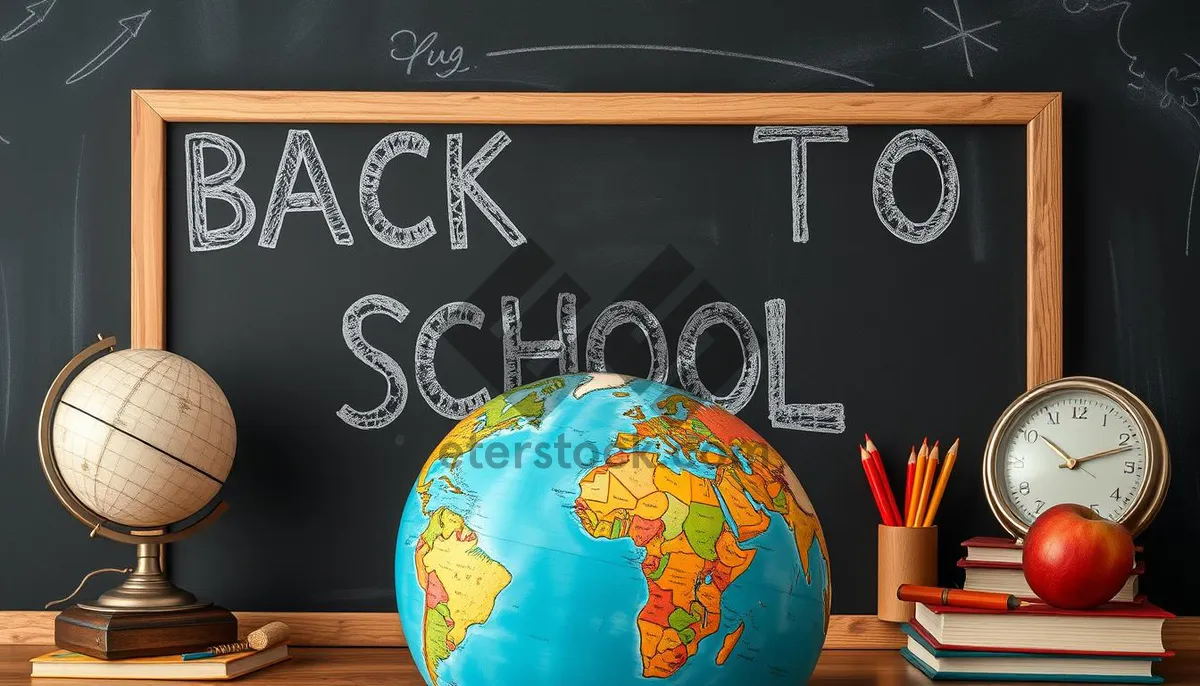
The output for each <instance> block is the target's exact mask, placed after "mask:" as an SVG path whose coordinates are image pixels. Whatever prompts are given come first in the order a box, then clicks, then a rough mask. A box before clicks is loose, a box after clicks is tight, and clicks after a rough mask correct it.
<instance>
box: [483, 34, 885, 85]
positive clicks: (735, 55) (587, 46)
mask: <svg viewBox="0 0 1200 686" xmlns="http://www.w3.org/2000/svg"><path fill="white" fill-rule="evenodd" d="M574 50H649V51H656V52H679V53H686V54H691V55H708V56H710V57H728V58H732V59H739V60H751V61H755V62H767V63H769V64H781V65H783V66H785V67H795V68H796V69H803V70H805V71H811V72H814V73H817V74H825V75H826V76H834V77H837V78H839V79H845V80H847V81H853V82H854V83H858V84H861V85H863V86H868V87H871V88H874V86H875V84H873V83H871V82H870V81H867V80H866V79H860V78H858V77H857V76H851V75H849V74H843V73H842V72H838V71H834V70H832V69H825V68H824V67H817V66H814V65H811V64H805V63H804V62H796V61H794V60H785V59H780V58H778V57H768V56H766V55H752V54H750V53H745V52H731V51H729V50H712V49H709V48H693V47H688V46H685V45H649V44H640V43H582V44H578V45H536V46H532V47H527V48H511V49H508V50H493V51H491V52H489V53H487V56H488V57H504V56H506V55H523V54H528V53H536V52H563V51H574Z"/></svg>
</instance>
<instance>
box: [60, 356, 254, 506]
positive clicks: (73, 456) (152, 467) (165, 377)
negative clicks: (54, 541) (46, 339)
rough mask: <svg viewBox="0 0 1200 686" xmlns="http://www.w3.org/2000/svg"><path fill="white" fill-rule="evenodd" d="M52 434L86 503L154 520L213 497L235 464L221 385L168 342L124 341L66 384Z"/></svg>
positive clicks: (233, 435) (65, 473)
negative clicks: (146, 345) (131, 346)
mask: <svg viewBox="0 0 1200 686" xmlns="http://www.w3.org/2000/svg"><path fill="white" fill-rule="evenodd" d="M53 443H54V460H55V463H56V464H57V466H58V471H59V473H60V474H61V475H62V477H63V480H64V481H65V482H66V484H67V488H69V489H70V490H71V492H72V493H73V494H74V495H75V497H77V498H78V499H79V500H80V501H82V502H83V504H84V505H85V506H87V507H88V508H89V509H91V510H92V511H93V512H95V513H96V514H97V515H99V516H100V517H103V518H105V519H107V520H109V521H113V522H116V523H118V524H123V525H125V526H129V527H134V528H155V527H163V526H167V525H169V524H173V523H175V522H179V521H181V520H184V519H187V518H188V517H190V516H192V515H193V514H195V513H196V512H198V511H200V510H201V509H202V508H203V507H204V506H205V505H206V504H207V503H208V502H209V501H211V500H212V498H213V496H215V495H216V494H217V491H218V490H220V488H221V486H222V484H223V483H224V482H225V478H226V477H227V476H228V475H229V470H230V468H231V467H232V466H233V455H234V449H235V446H236V443H237V431H236V427H235V424H234V420H233V411H232V410H231V409H230V407H229V401H228V400H226V398H225V394H224V393H223V392H222V391H221V389H220V387H219V386H217V384H216V382H215V381H213V379H212V377H211V376H209V375H208V374H207V373H206V372H205V371H204V370H203V369H201V368H200V367H199V366H197V365H196V364H195V363H193V362H191V361H190V360H187V359H186V358H183V357H180V356H179V355H176V354H174V353H169V352H167V351H165V350H122V351H119V352H114V353H110V354H108V355H105V356H104V357H101V358H99V359H97V360H96V361H95V362H93V363H92V364H90V365H88V366H87V367H85V368H84V369H83V371H81V372H80V373H79V374H78V375H77V376H76V377H75V379H74V380H73V381H72V382H71V383H70V385H68V386H67V390H66V391H65V392H64V393H63V395H62V398H61V399H60V401H59V403H58V406H57V407H56V409H55V415H54V434H53Z"/></svg>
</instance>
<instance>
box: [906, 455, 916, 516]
mask: <svg viewBox="0 0 1200 686" xmlns="http://www.w3.org/2000/svg"><path fill="white" fill-rule="evenodd" d="M916 476H917V448H916V446H912V447H910V448H909V449H908V469H907V470H906V471H905V472H904V517H905V520H906V521H907V519H908V504H909V503H911V502H912V489H913V479H915V478H916Z"/></svg>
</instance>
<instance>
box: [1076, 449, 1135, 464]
mask: <svg viewBox="0 0 1200 686" xmlns="http://www.w3.org/2000/svg"><path fill="white" fill-rule="evenodd" d="M1126 450H1133V446H1131V445H1126V446H1122V447H1120V448H1113V449H1112V450H1102V451H1100V452H1098V453H1093V454H1091V455H1088V456H1086V457H1079V458H1076V459H1075V463H1076V464H1078V463H1080V462H1088V461H1090V460H1098V459H1100V458H1102V457H1108V456H1109V455H1116V454H1118V453H1123V452H1125V451H1126ZM1058 466H1059V467H1064V466H1066V465H1061V464H1060V465H1058Z"/></svg>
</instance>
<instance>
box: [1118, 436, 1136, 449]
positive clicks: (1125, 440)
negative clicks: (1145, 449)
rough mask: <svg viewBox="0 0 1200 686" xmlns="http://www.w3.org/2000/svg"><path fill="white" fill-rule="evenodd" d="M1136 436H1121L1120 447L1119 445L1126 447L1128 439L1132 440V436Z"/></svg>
mask: <svg viewBox="0 0 1200 686" xmlns="http://www.w3.org/2000/svg"><path fill="white" fill-rule="evenodd" d="M1136 435H1137V434H1121V443H1120V445H1121V446H1126V445H1129V441H1130V439H1132V438H1133V437H1134V436H1136Z"/></svg>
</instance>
